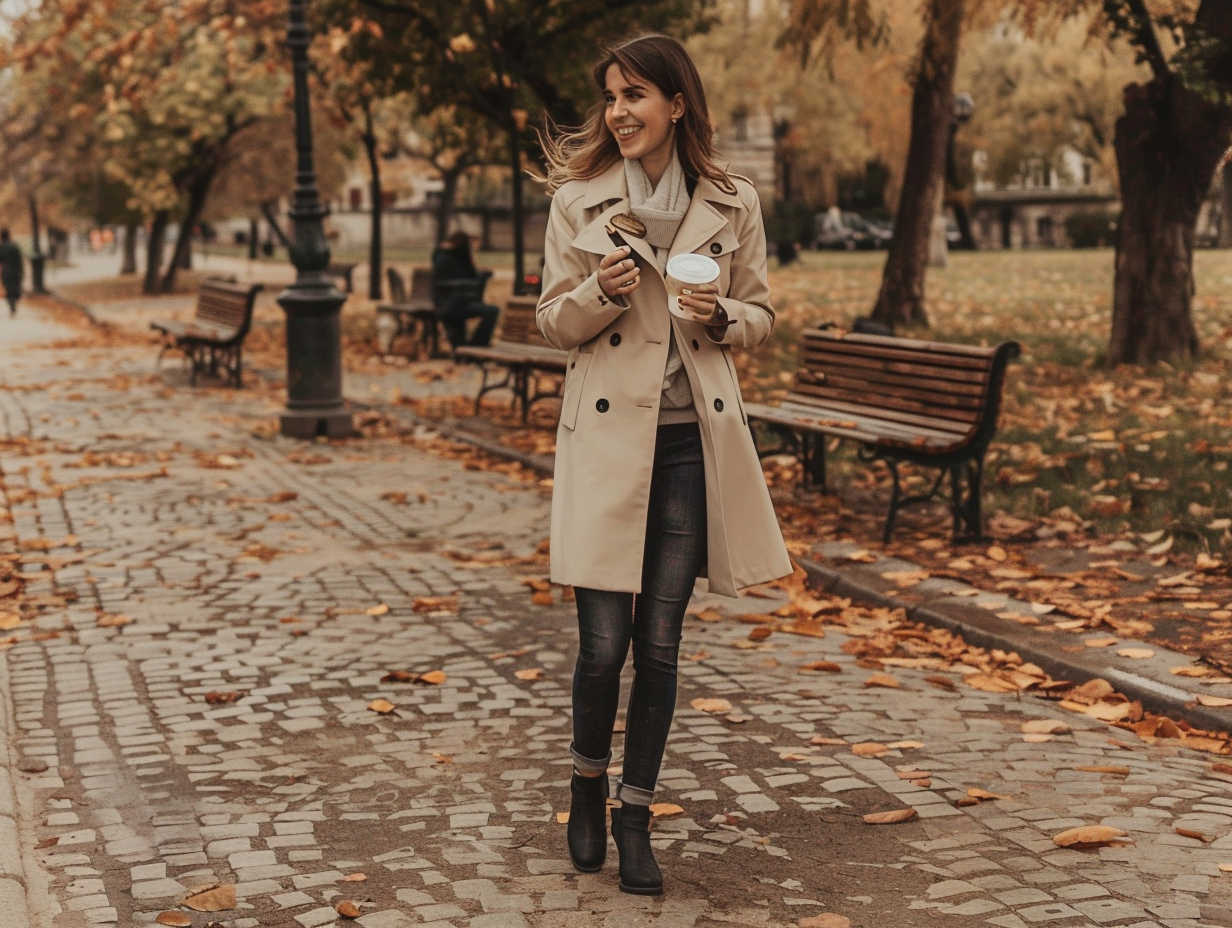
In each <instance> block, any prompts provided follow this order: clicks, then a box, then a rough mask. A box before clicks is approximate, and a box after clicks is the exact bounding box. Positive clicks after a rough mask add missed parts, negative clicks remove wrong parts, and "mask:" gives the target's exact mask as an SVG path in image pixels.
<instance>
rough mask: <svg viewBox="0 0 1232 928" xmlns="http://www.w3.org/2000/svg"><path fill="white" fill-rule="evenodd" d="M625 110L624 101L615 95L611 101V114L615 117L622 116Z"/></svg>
mask: <svg viewBox="0 0 1232 928" xmlns="http://www.w3.org/2000/svg"><path fill="white" fill-rule="evenodd" d="M626 112H627V110H626V109H625V101H624V100H622V99H621V98H620V97H617V98H616V99H615V100H613V101H612V115H613V116H616V117H620V116H623V115H624V114H625V113H626Z"/></svg>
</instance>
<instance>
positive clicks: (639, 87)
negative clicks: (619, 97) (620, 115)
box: [603, 84, 646, 95]
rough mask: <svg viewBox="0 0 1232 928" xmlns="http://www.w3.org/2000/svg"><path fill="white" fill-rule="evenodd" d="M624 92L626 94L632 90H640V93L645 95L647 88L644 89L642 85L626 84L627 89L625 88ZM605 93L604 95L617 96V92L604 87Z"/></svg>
mask: <svg viewBox="0 0 1232 928" xmlns="http://www.w3.org/2000/svg"><path fill="white" fill-rule="evenodd" d="M624 90H625V92H628V91H630V90H640V91H642V92H643V93H645V91H646V88H645V87H643V86H642V85H641V84H626V85H625V87H624ZM603 92H604V93H610V94H613V95H615V93H616V91H614V90H612V89H611V88H610V87H604V88H603Z"/></svg>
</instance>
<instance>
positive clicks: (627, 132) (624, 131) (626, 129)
mask: <svg viewBox="0 0 1232 928" xmlns="http://www.w3.org/2000/svg"><path fill="white" fill-rule="evenodd" d="M640 128H642V127H641V126H621V127H620V128H619V129H617V130H616V137H617V138H619V139H627V138H628V137H629V136H631V135H632V134H633V133H634V132H637V131H638V130H639V129H640Z"/></svg>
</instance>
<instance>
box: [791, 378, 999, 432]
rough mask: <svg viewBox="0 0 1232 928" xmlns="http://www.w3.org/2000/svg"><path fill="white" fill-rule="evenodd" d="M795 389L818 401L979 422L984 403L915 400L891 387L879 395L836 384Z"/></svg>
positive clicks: (959, 399)
mask: <svg viewBox="0 0 1232 928" xmlns="http://www.w3.org/2000/svg"><path fill="white" fill-rule="evenodd" d="M795 392H796V393H798V394H802V395H805V396H812V397H816V399H817V401H819V402H823V403H828V402H830V401H831V400H838V401H839V402H847V403H854V404H856V405H863V406H876V407H878V408H881V407H884V408H887V409H894V410H897V411H901V412H912V413H918V414H920V415H924V416H937V417H939V418H946V419H957V420H959V421H963V422H977V421H979V419H980V407H981V404H980V403H979V402H978V400H972V399H970V398H968V397H956V398H955V403H954V404H952V405H942V404H940V403H935V402H925V401H923V400H920V399H912V398H911V397H909V396H899V395H897V394H896V393H893V392H890V391H888V390H882V391H881V392H880V393H878V394H876V396H875V397H874V396H872V395H870V394H869V393H867V392H865V391H862V390H845V389H841V388H837V387H827V386H824V385H823V386H814V385H812V384H803V383H802V384H796V389H795Z"/></svg>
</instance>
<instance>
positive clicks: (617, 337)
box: [608, 332, 620, 348]
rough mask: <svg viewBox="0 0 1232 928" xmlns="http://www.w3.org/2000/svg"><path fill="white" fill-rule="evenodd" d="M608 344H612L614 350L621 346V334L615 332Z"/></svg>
mask: <svg viewBox="0 0 1232 928" xmlns="http://www.w3.org/2000/svg"><path fill="white" fill-rule="evenodd" d="M608 343H609V344H610V345H611V346H612V347H613V348H615V347H616V346H617V345H619V344H620V333H619V332H613V333H612V337H611V338H609V339H608Z"/></svg>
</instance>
